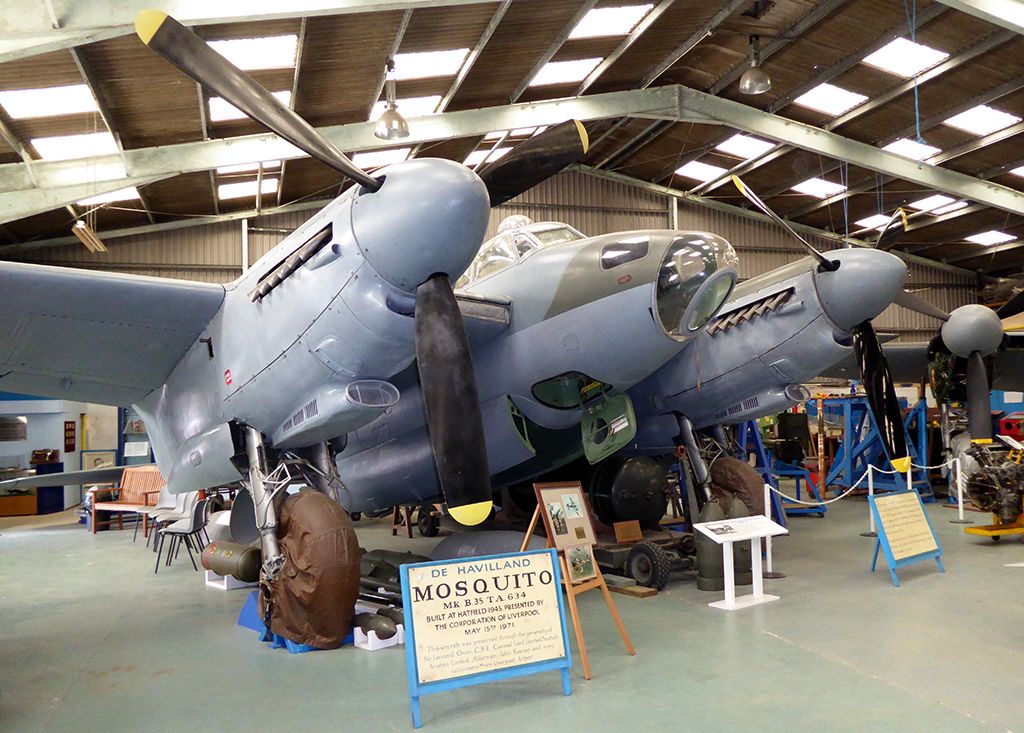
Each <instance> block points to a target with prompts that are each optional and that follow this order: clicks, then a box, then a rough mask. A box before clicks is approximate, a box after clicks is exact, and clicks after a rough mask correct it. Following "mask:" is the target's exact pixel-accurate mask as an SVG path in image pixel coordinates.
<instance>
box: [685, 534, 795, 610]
mask: <svg viewBox="0 0 1024 733" xmlns="http://www.w3.org/2000/svg"><path fill="white" fill-rule="evenodd" d="M693 528H694V529H696V530H697V531H698V532H701V533H703V534H705V535H707V536H708V537H710V538H711V539H713V540H714V541H715V542H717V543H718V544H720V545H721V546H722V563H723V566H724V567H723V570H724V573H725V598H724V599H723V600H721V601H714V602H713V603H709V604H708V605H709V606H711V607H712V608H721V609H724V610H726V611H736V610H738V609H740V608H747V607H748V606H756V605H758V604H760V603H768V602H769V601H777V600H778V599H779V597H778V596H772V595H767V594H765V592H764V579H763V578H762V576H761V538H763V537H775V536H778V535H781V534H789V530H788V529H786V528H785V527H783V526H782V525H781V524H776V523H775V522H773V521H772V520H770V519H768V517H765V516H762V515H760V514H758V515H755V516H753V517H740V518H739V519H721V520H719V521H717V522H701V523H699V524H695V525H693ZM741 540H750V570H751V573H752V575H753V580H754V592H753V593H751V594H750V595H746V596H740V597H739V598H737V597H736V575H735V570H734V568H733V565H732V543H733V542H737V541H741Z"/></svg>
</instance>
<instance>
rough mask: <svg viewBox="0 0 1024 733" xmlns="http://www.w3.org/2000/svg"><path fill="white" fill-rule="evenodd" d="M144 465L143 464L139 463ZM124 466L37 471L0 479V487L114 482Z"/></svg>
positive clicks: (16, 487) (15, 487) (18, 487)
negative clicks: (57, 471) (82, 469)
mask: <svg viewBox="0 0 1024 733" xmlns="http://www.w3.org/2000/svg"><path fill="white" fill-rule="evenodd" d="M139 465H144V464H139ZM124 468H125V467H124V466H108V467H107V468H91V469H88V470H85V471H65V472H63V473H37V474H33V475H31V476H22V477H20V478H12V479H8V480H7V481H0V489H27V488H29V487H30V486H79V485H81V484H116V483H117V482H118V481H120V480H121V476H122V475H123V474H124Z"/></svg>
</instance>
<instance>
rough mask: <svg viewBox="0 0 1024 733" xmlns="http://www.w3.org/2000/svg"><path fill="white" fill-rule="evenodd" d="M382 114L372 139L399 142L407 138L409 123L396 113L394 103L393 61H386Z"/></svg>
mask: <svg viewBox="0 0 1024 733" xmlns="http://www.w3.org/2000/svg"><path fill="white" fill-rule="evenodd" d="M384 94H385V97H384V103H385V108H384V112H383V113H381V116H380V117H379V118H377V127H376V128H375V129H374V131H373V135H374V137H379V138H380V139H381V140H401V139H403V138H407V137H409V123H408V122H406V120H405V118H404V117H402V114H401V113H400V112H399V111H398V105H397V104H396V103H395V60H394V59H388V66H387V72H386V73H385V77H384Z"/></svg>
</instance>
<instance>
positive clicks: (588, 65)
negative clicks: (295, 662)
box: [529, 58, 604, 87]
mask: <svg viewBox="0 0 1024 733" xmlns="http://www.w3.org/2000/svg"><path fill="white" fill-rule="evenodd" d="M602 61H604V59H601V58H594V59H575V60H573V61H549V62H548V63H546V64H544V66H542V67H541V70H540V71H538V72H537V75H536V76H535V77H533V79H531V80H530V84H529V86H531V87H539V86H546V85H549V84H568V83H571V82H572V83H574V82H578V81H583V80H584V79H586V78H587V76H588V75H589V74H590V72H591V71H593V70H594V69H596V68H597V65H598V64H599V63H601V62H602Z"/></svg>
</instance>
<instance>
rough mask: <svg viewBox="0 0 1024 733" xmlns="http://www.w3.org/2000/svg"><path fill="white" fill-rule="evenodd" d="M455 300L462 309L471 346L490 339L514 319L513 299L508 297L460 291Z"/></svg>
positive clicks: (463, 320)
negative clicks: (486, 295)
mask: <svg viewBox="0 0 1024 733" xmlns="http://www.w3.org/2000/svg"><path fill="white" fill-rule="evenodd" d="M455 300H456V301H457V302H458V304H459V310H460V311H462V322H463V323H464V324H465V326H466V336H467V337H468V338H469V343H470V345H471V346H479V345H480V344H482V343H486V342H487V341H490V340H491V339H492V338H494V337H495V336H497V335H498V334H499V333H501V332H502V331H504V330H505V329H506V328H508V325H509V323H510V321H511V319H512V301H511V300H509V299H508V298H501V297H494V296H488V297H484V296H482V295H477V294H476V293H467V292H463V291H458V292H456V293H455Z"/></svg>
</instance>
